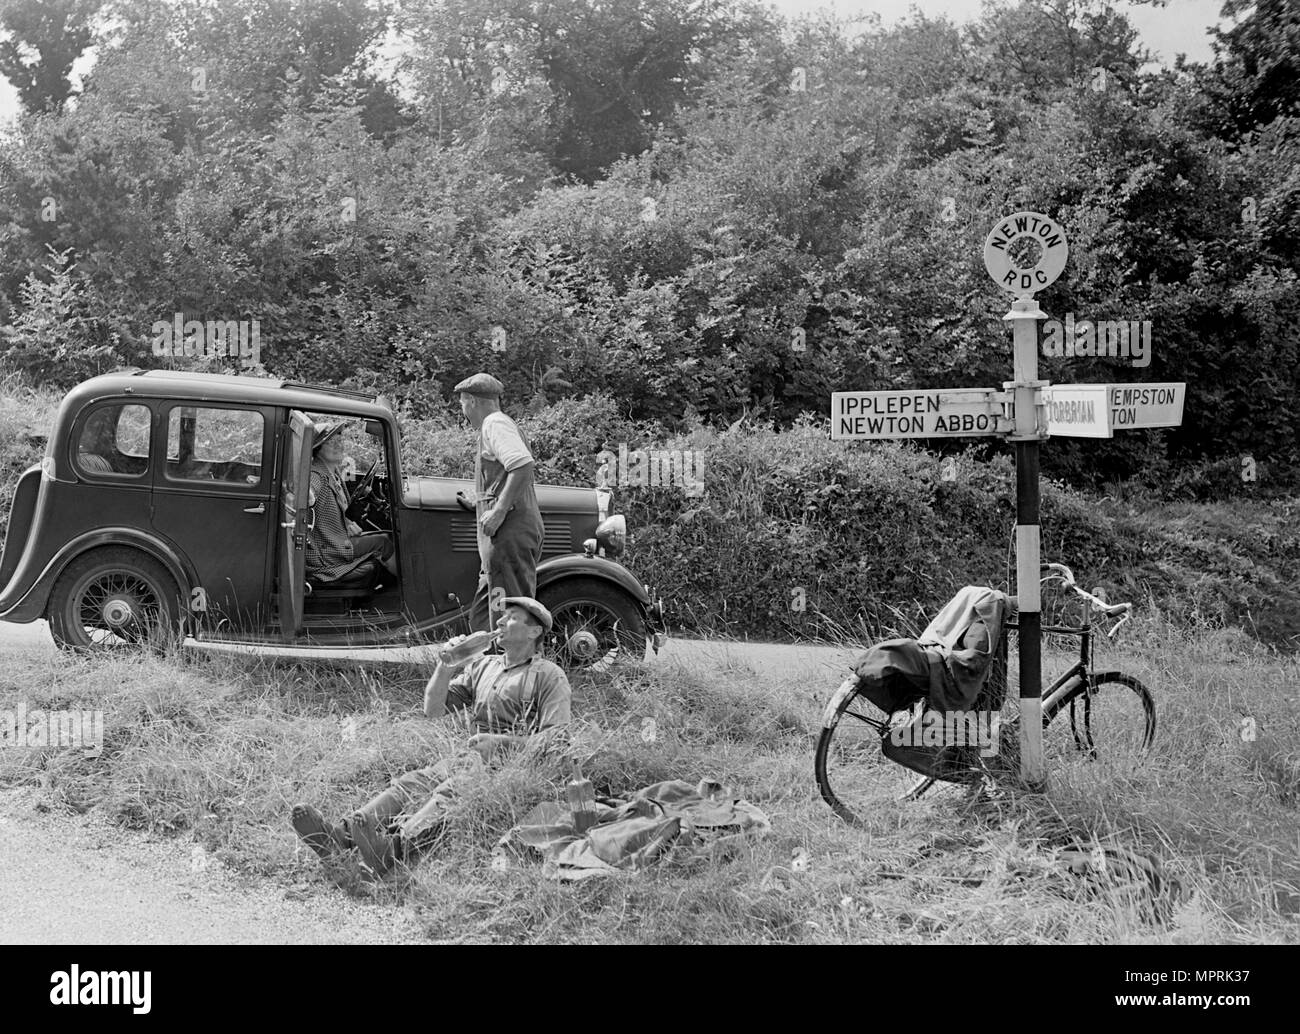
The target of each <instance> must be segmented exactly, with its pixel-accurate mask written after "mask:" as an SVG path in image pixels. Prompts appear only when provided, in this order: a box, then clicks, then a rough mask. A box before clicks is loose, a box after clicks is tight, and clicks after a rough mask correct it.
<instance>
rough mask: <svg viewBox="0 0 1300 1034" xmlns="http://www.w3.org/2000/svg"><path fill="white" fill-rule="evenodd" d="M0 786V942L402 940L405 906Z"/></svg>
mask: <svg viewBox="0 0 1300 1034" xmlns="http://www.w3.org/2000/svg"><path fill="white" fill-rule="evenodd" d="M37 800H38V798H37V797H36V795H35V794H34V793H33V792H32V791H30V790H0V880H2V881H3V883H4V888H5V898H6V904H5V907H4V909H3V912H0V944H410V943H422V942H425V937H424V935H423V934H422V932H421V930H420V928H419V925H418V923H417V922H416V921H415V918H414V916H413V914H412V912H411V910H410V909H407V908H403V907H401V906H394V905H387V904H369V903H365V902H361V901H358V900H355V899H353V898H350V897H348V896H347V895H346V894H344V893H342V892H340V891H339V890H337V889H336V888H334V887H333V886H332V885H331V884H329V883H326V882H325V881H324V880H323V879H322V878H321V877H320V876H319V875H318V874H316V873H315V872H312V871H311V870H310V869H309V868H307V867H306V866H304V879H303V880H302V882H300V883H297V884H293V885H281V884H278V883H276V882H274V881H272V880H268V879H258V878H244V877H240V876H238V875H236V874H234V873H231V872H229V871H227V870H224V869H222V868H221V866H220V865H219V864H217V863H216V862H215V860H214V859H206V860H205V861H206V863H207V864H206V867H204V868H201V869H200V871H195V868H196V867H195V866H194V865H193V859H192V858H191V853H190V846H189V845H188V844H187V843H184V842H181V841H166V840H158V839H154V838H149V837H146V836H143V835H141V834H138V833H130V832H127V831H124V830H121V829H118V828H116V827H113V826H111V825H109V824H108V823H106V822H104V821H103V820H102V819H100V818H98V817H97V816H96V815H95V814H94V812H89V813H87V814H85V815H75V814H69V813H54V812H42V811H39V810H37ZM310 864H312V865H314V861H313V862H311V863H310Z"/></svg>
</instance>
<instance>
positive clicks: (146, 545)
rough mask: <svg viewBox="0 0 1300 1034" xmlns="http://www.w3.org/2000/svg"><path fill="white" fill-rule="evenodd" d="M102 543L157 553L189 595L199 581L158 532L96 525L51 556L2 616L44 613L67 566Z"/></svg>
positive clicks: (26, 617) (32, 616) (16, 617)
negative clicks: (158, 537)
mask: <svg viewBox="0 0 1300 1034" xmlns="http://www.w3.org/2000/svg"><path fill="white" fill-rule="evenodd" d="M101 546H126V547H128V548H133V549H138V550H140V551H141V552H142V553H145V554H147V555H148V556H151V557H153V558H154V559H155V560H157V561H158V562H159V563H160V564H162V565H163V567H165V568H167V573H168V574H170V575H171V576H172V578H173V579H174V580H175V582H176V585H177V587H178V588H179V589H180V590H181V592H182V593H183V594H184V597H185V599H188V598H189V592H190V586H192V585H195V584H197V582H198V577H197V573H196V572H195V571H194V570H193V568H192V567H191V565H190V564H189V562H188V560H187V559H186V558H185V557H183V556H182V555H181V554H179V553H178V552H177V551H176V550H174V549H172V548H171V547H170V546H169V545H167V544H166V543H165V542H162V541H161V540H159V539H157V538H155V537H154V536H152V535H147V534H145V533H144V532H142V531H139V530H138V529H136V528H127V527H108V528H96V529H95V530H94V531H90V532H86V533H85V534H83V535H78V536H77V537H76V538H75V539H72V540H71V541H70V542H68V543H66V544H65V545H64V546H63V548H61V549H60V550H59V551H58V552H57V553H56V554H55V555H54V556H53V557H51V558H50V560H49V562H48V563H47V564H46V565H45V568H44V570H42V571H41V573H40V574H39V575H38V576H37V577H36V580H35V581H34V582H32V584H31V587H30V588H29V589H28V590H27V591H26V592H25V593H23V595H22V597H21V598H20V599H18V600H17V601H16V602H15V603H13V604H12V605H11V606H10V607H9V609H8V610H6V611H5V612H4V613H0V618H3V619H4V620H6V621H18V622H22V621H35V620H36V619H37V618H40V617H43V616H44V615H45V607H46V604H48V603H49V600H50V593H51V592H52V591H53V589H54V583H55V582H57V581H58V579H59V576H60V575H61V574H63V572H64V570H65V569H66V568H67V566H68V565H69V564H70V563H72V562H73V561H74V560H76V559H77V558H78V557H79V556H82V555H83V554H85V553H88V552H90V551H91V550H92V549H98V548H100V547H101Z"/></svg>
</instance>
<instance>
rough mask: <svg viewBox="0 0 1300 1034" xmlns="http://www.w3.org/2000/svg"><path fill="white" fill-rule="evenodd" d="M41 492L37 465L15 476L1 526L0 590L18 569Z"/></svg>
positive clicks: (29, 535) (25, 548)
mask: <svg viewBox="0 0 1300 1034" xmlns="http://www.w3.org/2000/svg"><path fill="white" fill-rule="evenodd" d="M40 494H41V465H40V464H39V463H38V464H36V465H35V466H32V467H28V468H27V470H25V471H24V472H23V476H22V477H20V478H19V479H18V487H17V488H15V489H14V501H13V505H12V506H10V507H9V524H8V526H7V527H6V528H5V545H4V556H3V559H0V589H3V588H4V587H5V586H6V585H8V584H9V579H10V578H12V577H13V576H14V572H15V571H17V570H18V563H19V561H20V560H22V557H23V553H24V552H25V551H26V550H27V540H28V539H29V538H30V537H31V530H32V519H33V518H34V517H35V515H36V501H37V499H39V498H40Z"/></svg>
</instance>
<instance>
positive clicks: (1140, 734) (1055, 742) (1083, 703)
mask: <svg viewBox="0 0 1300 1034" xmlns="http://www.w3.org/2000/svg"><path fill="white" fill-rule="evenodd" d="M1053 719H1056V721H1057V724H1058V725H1066V726H1068V729H1066V730H1064V734H1063V733H1062V731H1061V730H1056V731H1055V732H1054V735H1051V736H1045V737H1044V747H1045V749H1047V745H1048V744H1049V743H1050V744H1051V749H1052V750H1053V752H1054V753H1056V754H1057V755H1058V756H1062V757H1064V756H1065V755H1074V756H1076V757H1077V756H1082V757H1085V758H1087V759H1088V760H1092V761H1097V760H1101V761H1105V762H1106V763H1108V764H1122V763H1123V762H1125V761H1130V760H1135V759H1140V758H1141V757H1142V756H1143V755H1144V754H1145V753H1146V752H1147V751H1148V750H1149V749H1150V747H1151V744H1152V743H1153V742H1154V741H1155V737H1156V705H1155V701H1154V700H1153V699H1152V697H1151V692H1150V690H1148V689H1147V688H1146V686H1144V685H1142V683H1141V682H1139V681H1138V680H1137V679H1135V678H1133V676H1131V675H1123V674H1121V673H1120V672H1118V671H1107V672H1101V673H1099V674H1096V675H1092V676H1090V677H1089V679H1088V683H1087V686H1086V687H1085V685H1084V683H1082V682H1081V683H1079V684H1078V686H1076V687H1075V688H1074V689H1073V690H1071V691H1070V692H1068V693H1066V694H1065V695H1064V696H1063V697H1061V698H1060V699H1059V700H1057V701H1054V702H1053V703H1052V705H1050V707H1049V708H1048V710H1046V711H1044V712H1043V725H1044V726H1046V725H1048V724H1049V723H1050V722H1052V721H1053Z"/></svg>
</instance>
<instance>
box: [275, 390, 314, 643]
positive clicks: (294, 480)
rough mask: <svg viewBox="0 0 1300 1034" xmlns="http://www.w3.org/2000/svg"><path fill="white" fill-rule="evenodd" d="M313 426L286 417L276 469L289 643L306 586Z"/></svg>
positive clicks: (282, 601)
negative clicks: (286, 421)
mask: <svg viewBox="0 0 1300 1034" xmlns="http://www.w3.org/2000/svg"><path fill="white" fill-rule="evenodd" d="M315 433H316V427H315V425H314V424H313V423H312V422H311V421H310V420H309V419H308V418H307V416H306V415H305V414H303V413H298V412H294V413H291V414H290V416H289V427H288V430H287V431H286V433H285V435H284V456H283V457H282V461H281V464H280V469H281V470H283V471H284V476H283V478H282V479H281V481H280V535H279V554H280V559H279V563H278V565H277V568H276V574H277V576H278V579H279V583H280V594H279V605H280V635H281V636H282V637H283V638H284V641H285V642H287V643H288V642H293V640H294V639H295V638H297V636H298V633H299V632H300V631H302V600H303V593H304V591H305V586H306V581H307V578H306V570H305V567H306V562H307V524H308V518H309V516H310V513H311V506H310V500H309V499H308V493H309V492H310V490H311V446H312V442H313V440H314V439H315Z"/></svg>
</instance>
